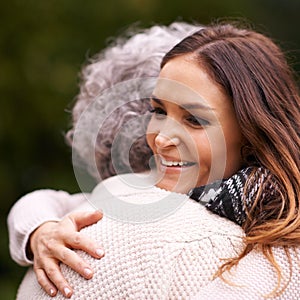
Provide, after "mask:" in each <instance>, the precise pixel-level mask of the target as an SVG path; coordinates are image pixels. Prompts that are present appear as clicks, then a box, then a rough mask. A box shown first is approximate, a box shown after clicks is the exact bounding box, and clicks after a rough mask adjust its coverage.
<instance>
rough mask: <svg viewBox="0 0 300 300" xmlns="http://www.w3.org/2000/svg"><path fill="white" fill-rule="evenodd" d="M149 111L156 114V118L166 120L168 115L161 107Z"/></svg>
mask: <svg viewBox="0 0 300 300" xmlns="http://www.w3.org/2000/svg"><path fill="white" fill-rule="evenodd" d="M149 111H150V113H152V114H154V115H155V116H156V118H164V117H165V116H166V115H167V113H166V112H165V111H164V110H163V109H162V108H160V107H151V108H150V110H149Z"/></svg>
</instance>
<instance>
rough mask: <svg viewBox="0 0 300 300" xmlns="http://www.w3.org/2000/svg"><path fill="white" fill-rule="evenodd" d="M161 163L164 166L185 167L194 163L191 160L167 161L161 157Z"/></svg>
mask: <svg viewBox="0 0 300 300" xmlns="http://www.w3.org/2000/svg"><path fill="white" fill-rule="evenodd" d="M161 163H162V165H163V166H166V167H185V166H190V165H192V163H189V162H183V161H167V160H164V159H161Z"/></svg>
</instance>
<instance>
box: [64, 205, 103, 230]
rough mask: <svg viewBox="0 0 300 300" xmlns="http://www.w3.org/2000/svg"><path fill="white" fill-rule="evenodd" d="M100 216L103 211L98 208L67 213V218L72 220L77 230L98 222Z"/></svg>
mask: <svg viewBox="0 0 300 300" xmlns="http://www.w3.org/2000/svg"><path fill="white" fill-rule="evenodd" d="M102 217H103V213H102V212H101V211H99V210H95V211H91V212H83V211H78V212H73V213H71V214H69V215H68V218H70V219H71V220H72V222H73V223H74V224H75V226H76V227H77V229H78V230H80V229H82V228H84V227H86V226H89V225H92V224H94V223H96V222H98V221H99V220H101V219H102Z"/></svg>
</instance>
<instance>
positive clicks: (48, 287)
mask: <svg viewBox="0 0 300 300" xmlns="http://www.w3.org/2000/svg"><path fill="white" fill-rule="evenodd" d="M34 271H35V274H36V278H37V281H38V283H39V284H40V286H41V287H42V288H43V289H44V290H45V292H46V293H47V294H48V295H49V296H51V297H54V296H56V294H57V289H56V287H55V286H54V285H53V284H52V282H51V281H50V280H49V279H48V277H47V275H46V274H45V272H44V270H43V269H38V268H34Z"/></svg>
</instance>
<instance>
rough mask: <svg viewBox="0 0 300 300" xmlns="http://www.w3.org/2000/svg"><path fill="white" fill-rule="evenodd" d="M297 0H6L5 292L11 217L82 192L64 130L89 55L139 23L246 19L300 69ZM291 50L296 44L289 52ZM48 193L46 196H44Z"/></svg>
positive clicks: (0, 31) (2, 129)
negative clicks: (25, 202)
mask: <svg viewBox="0 0 300 300" xmlns="http://www.w3.org/2000/svg"><path fill="white" fill-rule="evenodd" d="M299 12H300V1H299V0H248V1H247V0H244V1H243V0H223V1H219V0H201V1H198V0H185V1H179V0H164V1H161V0H126V1H125V0H110V1H108V0H102V1H99V0H98V1H96V0H85V1H83V0H75V1H74V0H73V1H71V0H60V1H58V0H48V1H32V0H27V1H22V0H10V1H2V3H1V9H0V25H1V26H0V45H1V46H0V90H1V98H0V101H1V110H0V190H1V195H2V197H1V198H2V201H1V206H2V209H1V226H0V234H1V247H0V290H1V299H3V300H5V299H14V298H15V293H16V289H17V286H18V284H19V282H20V280H21V278H22V276H23V274H24V269H23V268H21V267H18V266H17V265H16V264H15V263H14V262H12V261H11V259H10V257H9V253H8V238H7V227H6V217H7V214H8V211H9V209H10V207H11V206H12V204H13V203H14V202H15V201H16V200H17V199H18V198H19V197H20V196H22V195H23V194H25V193H27V192H29V191H32V190H34V189H39V188H45V187H48V188H53V189H64V190H67V191H69V192H76V191H78V190H79V189H78V187H77V184H76V180H75V178H74V174H73V170H72V164H71V151H70V149H69V148H68V147H67V146H66V145H65V142H64V138H63V133H64V131H65V130H67V129H68V126H69V122H70V113H69V110H70V107H71V105H72V101H73V99H74V97H75V95H76V93H77V92H78V72H79V70H80V67H81V65H82V64H83V63H84V62H86V59H87V57H90V56H92V55H93V54H95V53H97V52H98V51H99V50H101V49H102V48H103V47H105V45H106V41H107V38H109V37H112V36H116V35H117V34H119V33H120V32H122V30H123V29H124V28H125V27H127V26H128V25H130V24H131V23H134V22H139V24H140V25H141V26H143V27H144V26H149V25H153V24H154V23H163V24H168V23H170V22H172V21H174V20H184V21H197V22H199V23H203V24H205V23H208V22H210V21H212V20H216V19H224V18H226V17H231V18H246V19H247V20H248V21H250V22H251V23H252V24H253V25H254V26H255V27H256V28H259V29H262V30H264V31H265V32H266V33H269V34H270V35H271V36H272V37H273V38H274V39H275V40H277V41H280V42H281V45H282V47H283V48H284V49H285V50H289V51H288V55H289V57H290V60H291V62H292V63H293V65H294V68H295V70H296V71H297V72H299V68H300V66H299V62H300V55H299V51H298V49H300V36H299V33H298V30H299V28H300V18H299V16H298V14H299ZM290 50H293V51H290ZM42 200H43V199H41V201H42Z"/></svg>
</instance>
